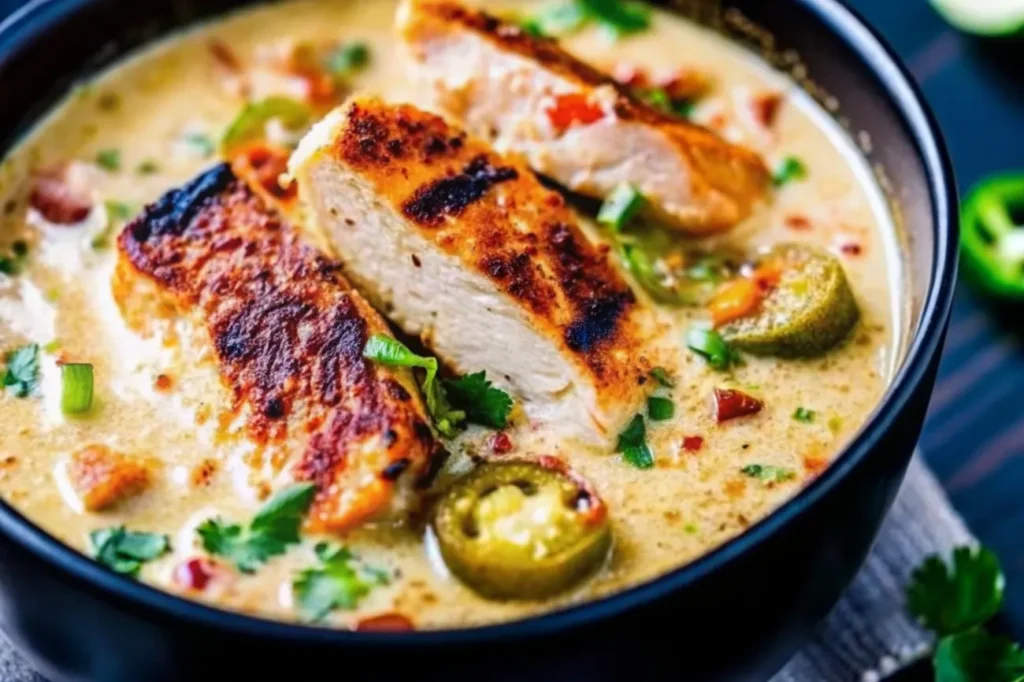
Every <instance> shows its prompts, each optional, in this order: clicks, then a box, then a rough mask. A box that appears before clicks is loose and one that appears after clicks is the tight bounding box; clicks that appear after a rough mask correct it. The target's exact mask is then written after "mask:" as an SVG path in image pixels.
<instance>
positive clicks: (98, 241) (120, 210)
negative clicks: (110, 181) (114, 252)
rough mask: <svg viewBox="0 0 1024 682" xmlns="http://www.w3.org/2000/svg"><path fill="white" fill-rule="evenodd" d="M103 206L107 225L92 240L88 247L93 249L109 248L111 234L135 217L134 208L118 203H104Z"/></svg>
mask: <svg viewBox="0 0 1024 682" xmlns="http://www.w3.org/2000/svg"><path fill="white" fill-rule="evenodd" d="M103 206H104V208H105V209H106V210H107V225H106V227H104V228H103V231H102V232H100V233H99V234H97V235H96V236H95V237H93V238H92V242H90V246H92V248H94V249H105V248H107V247H108V246H110V238H111V237H112V236H113V234H114V233H115V232H116V231H117V230H119V229H121V227H122V226H123V225H124V224H125V223H126V222H128V221H129V220H130V219H131V217H132V216H133V215H135V207H134V206H131V205H130V204H125V203H123V202H120V201H106V202H104V203H103Z"/></svg>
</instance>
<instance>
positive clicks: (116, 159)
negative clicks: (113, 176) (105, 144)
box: [96, 149, 121, 172]
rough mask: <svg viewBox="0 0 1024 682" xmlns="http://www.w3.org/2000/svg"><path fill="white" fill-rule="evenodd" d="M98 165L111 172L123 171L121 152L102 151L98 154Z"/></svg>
mask: <svg viewBox="0 0 1024 682" xmlns="http://www.w3.org/2000/svg"><path fill="white" fill-rule="evenodd" d="M96 164H97V165H98V166H100V167H101V168H103V169H104V170H108V171H111V172H114V171H118V170H121V150H120V149H101V150H100V151H98V152H96Z"/></svg>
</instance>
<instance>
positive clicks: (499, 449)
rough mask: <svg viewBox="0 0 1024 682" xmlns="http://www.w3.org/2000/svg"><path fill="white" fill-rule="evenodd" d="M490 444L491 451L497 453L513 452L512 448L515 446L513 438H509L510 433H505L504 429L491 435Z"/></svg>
mask: <svg viewBox="0 0 1024 682" xmlns="http://www.w3.org/2000/svg"><path fill="white" fill-rule="evenodd" d="M490 445H491V452H493V453H494V454H496V455H507V454H508V453H510V452H512V448H513V447H514V446H513V445H512V439H511V438H509V437H508V434H507V433H505V432H504V431H499V432H498V433H496V434H494V435H493V436H491V442H490Z"/></svg>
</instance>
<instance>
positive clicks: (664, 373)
mask: <svg viewBox="0 0 1024 682" xmlns="http://www.w3.org/2000/svg"><path fill="white" fill-rule="evenodd" d="M651 376H652V377H654V380H655V381H657V382H658V383H659V384H661V385H662V386H664V387H665V388H675V386H676V382H675V381H673V379H672V377H671V376H669V373H668V370H667V369H665V368H664V367H655V368H654V369H652V370H651Z"/></svg>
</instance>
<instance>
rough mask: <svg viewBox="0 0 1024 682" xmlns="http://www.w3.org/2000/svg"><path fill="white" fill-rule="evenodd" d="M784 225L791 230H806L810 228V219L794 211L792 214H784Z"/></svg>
mask: <svg viewBox="0 0 1024 682" xmlns="http://www.w3.org/2000/svg"><path fill="white" fill-rule="evenodd" d="M785 225H786V227H788V228H789V229H791V230H795V231H797V232H806V231H807V230H809V229H811V219H810V218H808V217H807V216H805V215H801V214H799V213H794V214H793V215H788V216H786V220H785Z"/></svg>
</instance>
